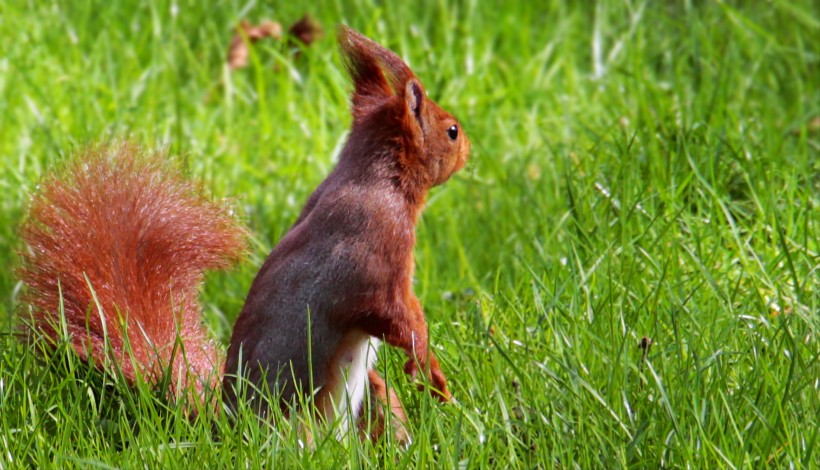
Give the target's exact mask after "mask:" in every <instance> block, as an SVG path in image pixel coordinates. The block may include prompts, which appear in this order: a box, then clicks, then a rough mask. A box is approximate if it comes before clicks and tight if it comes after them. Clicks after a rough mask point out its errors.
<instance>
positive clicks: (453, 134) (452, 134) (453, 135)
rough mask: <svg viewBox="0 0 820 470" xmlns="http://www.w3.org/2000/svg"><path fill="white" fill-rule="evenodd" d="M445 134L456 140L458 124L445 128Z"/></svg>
mask: <svg viewBox="0 0 820 470" xmlns="http://www.w3.org/2000/svg"><path fill="white" fill-rule="evenodd" d="M447 136H448V137H450V140H456V139H457V138H458V126H456V125H452V126H450V128H449V129H447Z"/></svg>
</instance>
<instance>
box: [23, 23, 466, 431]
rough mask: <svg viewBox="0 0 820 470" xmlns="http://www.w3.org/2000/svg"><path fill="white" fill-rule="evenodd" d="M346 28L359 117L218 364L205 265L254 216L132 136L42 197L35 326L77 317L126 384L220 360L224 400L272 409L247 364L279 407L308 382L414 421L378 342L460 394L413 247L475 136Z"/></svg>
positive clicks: (34, 245) (86, 342) (349, 412)
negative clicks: (382, 367)
mask: <svg viewBox="0 0 820 470" xmlns="http://www.w3.org/2000/svg"><path fill="white" fill-rule="evenodd" d="M338 39H339V43H340V48H341V52H342V56H343V59H344V63H345V66H346V69H347V71H348V72H349V74H350V76H351V78H352V80H353V84H354V91H353V96H352V114H353V124H352V129H351V131H350V134H349V136H348V140H347V143H346V145H345V147H344V149H343V150H342V152H341V155H340V157H339V161H338V163H337V165H336V167H335V168H334V169H333V171H332V172H331V174H330V175H329V176H328V177H327V179H325V180H324V182H322V183H321V184H320V185H319V186H318V188H317V189H316V190H315V191H314V192H313V194H312V195H311V196H310V198H309V199H308V201H307V203H306V205H305V207H304V209H303V210H302V213H301V214H300V216H299V217H298V219H297V220H296V222H295V223H294V225H293V226H292V227H291V228H290V230H289V231H288V232H287V234H285V236H284V237H283V238H282V239H281V240H280V241H279V243H278V244H277V245H276V247H275V248H274V249H273V251H272V252H271V254H270V255H269V256H268V258H267V260H266V261H265V263H264V264H263V265H262V268H261V269H260V271H259V273H258V274H257V275H256V278H255V279H254V281H253V284H252V286H251V289H250V292H249V293H248V296H247V299H246V302H245V305H244V307H243V309H242V311H241V313H240V315H239V317H238V319H237V321H236V326H235V329H234V331H233V335H232V338H231V343H230V347H229V348H228V353H227V358H226V359H225V361H224V368H223V367H222V363H223V361H222V359H221V356H220V350H219V348H216V347H214V346H213V344H212V343H211V341H210V340H208V339H207V335H206V333H205V332H204V329H203V327H202V325H201V320H200V307H199V306H198V304H197V299H196V298H197V291H198V288H199V286H200V284H201V282H202V277H203V272H204V270H206V269H213V268H224V267H226V266H227V265H229V264H230V262H231V261H233V260H236V259H237V258H238V257H240V256H241V254H242V252H243V250H244V243H245V241H244V240H245V230H244V228H242V227H241V226H240V225H239V224H238V223H237V222H236V221H235V220H234V219H233V218H232V217H231V216H230V214H229V213H228V211H227V210H226V208H225V207H223V206H221V205H219V204H215V203H212V202H209V201H208V200H207V199H205V198H204V197H203V196H202V195H200V194H199V193H198V192H197V191H195V188H194V187H193V185H191V184H190V183H188V182H185V181H184V180H183V179H182V178H181V177H180V176H179V174H178V172H173V171H170V170H169V167H168V165H164V164H162V162H160V161H159V160H160V158H161V157H145V156H142V157H140V156H139V155H136V154H137V153H138V152H135V150H134V149H133V148H132V147H128V146H124V147H121V148H113V149H112V148H108V149H106V148H102V149H97V150H96V151H92V152H90V153H88V154H86V155H83V157H84V158H83V159H82V160H81V161H77V162H75V163H74V164H73V165H70V166H69V168H68V169H67V171H66V172H64V174H62V175H59V176H58V177H52V178H51V179H47V180H46V181H45V182H44V183H43V184H42V185H41V188H40V192H39V194H37V195H36V196H35V197H34V199H33V202H32V204H31V208H30V215H29V218H28V220H27V221H26V222H25V224H24V226H23V228H22V231H21V233H22V236H23V239H24V241H25V242H26V243H27V244H28V246H29V247H30V250H29V251H28V252H26V253H23V255H22V260H23V263H22V268H21V269H20V271H19V273H20V277H21V279H22V280H23V282H24V283H25V284H26V286H27V287H28V289H27V292H28V293H27V295H26V298H25V300H26V301H27V302H28V303H29V304H30V305H31V308H30V311H31V312H32V314H33V319H34V322H33V324H34V326H35V327H36V328H39V329H40V330H42V331H43V332H45V333H46V334H48V335H50V336H52V337H56V336H58V334H59V331H57V330H58V329H61V328H65V329H66V330H67V332H68V333H69V335H70V338H71V341H72V345H73V346H74V348H75V349H76V350H77V352H78V353H79V354H80V355H82V356H84V357H85V355H86V354H90V355H91V356H92V357H93V358H94V360H95V363H96V364H97V365H100V366H102V365H105V363H106V361H109V360H114V361H117V362H118V363H119V365H120V367H121V369H122V371H123V373H124V376H125V377H126V378H127V379H128V380H130V381H134V380H137V376H138V375H139V376H142V377H143V378H145V379H147V380H154V381H155V380H157V378H158V377H159V374H160V373H162V372H163V371H165V370H170V371H171V374H172V380H171V386H172V387H173V389H174V390H173V393H174V395H175V396H180V394H181V393H182V391H183V390H185V389H186V388H188V389H190V388H193V389H194V391H195V392H197V393H199V394H200V395H201V394H202V391H203V389H204V387H206V386H207V387H214V386H215V385H216V382H215V380H216V379H217V378H215V377H214V372H215V371H223V379H222V396H223V401H224V403H225V404H226V405H227V406H228V408H229V409H235V408H236V405H237V402H238V400H245V401H249V402H251V406H252V408H253V409H254V410H256V412H257V413H258V414H259V415H261V416H263V417H264V416H265V415H266V413H267V411H268V408H267V406H266V404H265V403H266V402H265V400H263V399H261V397H259V396H258V395H257V394H256V393H255V392H251V391H247V389H246V388H243V387H241V386H240V387H237V376H238V375H242V376H244V377H246V378H247V379H248V380H249V383H250V384H251V385H252V386H255V387H256V388H267V389H270V390H271V391H275V392H277V393H278V394H279V395H278V396H279V397H281V398H280V400H281V402H280V406H283V409H284V406H285V404H288V403H292V402H293V399H294V398H295V397H296V393H297V392H301V393H303V394H306V395H307V396H311V397H312V400H313V403H314V405H315V408H316V410H318V412H319V413H320V414H322V415H323V416H324V417H326V418H328V419H335V418H338V419H340V420H343V421H345V422H346V417H347V416H354V417H355V416H358V415H359V414H360V413H361V409H360V408H361V404H362V400H363V396H364V392H365V389H366V388H368V387H369V388H370V390H371V391H372V392H373V393H374V394H375V396H376V397H377V398H378V399H379V400H381V402H382V403H383V404H384V405H386V408H387V409H389V410H391V411H392V412H393V413H394V414H395V415H396V417H398V418H399V420H400V421H402V422H403V421H404V420H405V418H404V414H403V411H402V407H401V404H400V403H398V400H397V399H396V397H395V395H394V394H391V393H389V392H387V389H386V387H385V383H384V381H383V380H382V378H381V377H380V376H379V375H378V374H377V373H376V371H375V369H373V361H374V359H375V352H376V348H377V346H378V344H379V342H380V340H383V341H386V342H387V343H388V344H390V345H393V346H395V347H398V348H401V349H402V350H404V351H405V352H406V353H407V355H408V360H407V362H406V364H405V367H404V370H405V372H406V373H407V374H410V375H411V376H413V375H415V374H417V372H418V371H422V372H423V373H424V374H426V376H427V377H428V378H429V383H430V385H431V387H432V388H431V391H432V393H434V394H435V396H437V397H438V398H440V399H441V400H443V401H446V400H449V399H450V397H451V395H450V392H449V390H448V389H447V386H446V380H445V377H444V374H443V373H442V371H441V368H440V367H439V364H438V362H437V361H436V358H435V356H434V355H433V353H432V351H430V347H429V338H428V331H427V323H426V321H425V317H424V312H423V310H422V307H421V303H420V302H419V300H418V298H417V297H416V296H415V294H414V293H413V286H412V280H413V270H414V259H413V249H414V245H415V226H416V222H417V220H418V217H419V214H420V213H421V210H422V208H423V205H424V201H425V197H426V195H427V192H428V190H429V189H430V188H431V187H433V186H436V185H438V184H441V183H443V182H445V181H446V180H447V179H448V178H449V177H450V176H451V175H452V174H453V173H454V172H456V171H458V170H459V169H461V168H462V167H463V166H464V164H465V163H466V160H467V157H468V154H469V149H470V143H469V140H468V139H467V136H466V135H465V133H464V132H463V130H462V129H461V126H460V125H459V123H458V121H457V120H456V119H455V118H454V117H453V116H452V115H450V114H448V113H447V112H446V111H444V110H443V109H441V108H440V107H439V106H438V105H437V104H436V103H434V102H433V101H432V100H430V99H429V98H428V97H427V95H426V93H425V91H424V88H423V86H422V84H421V82H420V81H419V79H418V78H417V77H416V76H415V75H414V74H413V72H412V71H411V70H410V68H409V67H408V66H407V65H406V64H405V63H404V62H403V61H402V60H401V59H400V58H399V57H398V56H397V55H396V54H394V53H393V52H391V51H390V50H388V49H386V48H384V47H382V46H380V45H378V44H376V43H375V42H373V41H371V40H370V39H368V38H366V37H365V36H363V35H361V34H359V33H358V32H356V31H353V30H351V29H349V28H346V27H342V28H341V29H340V31H339V37H338ZM61 298H62V304H63V306H64V312H65V326H64V327H62V326H61V323H60V318H59V316H58V313H59V309H58V306H59V305H60V299H61ZM106 343H108V344H110V346H111V348H110V350H111V353H109V355H108V356H106V353H105V351H106V350H107V349H106V347H105V346H106ZM127 345H130V350H127V348H128V346H127ZM192 386H193V387H192ZM251 388H254V387H251ZM237 390H239V391H240V393H237Z"/></svg>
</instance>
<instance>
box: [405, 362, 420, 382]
mask: <svg viewBox="0 0 820 470" xmlns="http://www.w3.org/2000/svg"><path fill="white" fill-rule="evenodd" d="M418 370H419V369H418V364H417V363H416V360H415V359H414V358H412V357H411V358H410V359H408V360H407V362H405V363H404V373H405V374H407V375H409V376H410V378H411V379H415V378H416V373H417V372H418Z"/></svg>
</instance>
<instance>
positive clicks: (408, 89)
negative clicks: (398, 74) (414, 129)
mask: <svg viewBox="0 0 820 470" xmlns="http://www.w3.org/2000/svg"><path fill="white" fill-rule="evenodd" d="M404 103H405V105H406V106H407V112H408V113H409V114H410V115H411V116H413V117H414V118H415V119H416V122H418V124H419V127H421V129H422V130H423V129H424V127H425V126H424V121H423V120H422V111H423V110H424V109H423V108H424V88H423V87H422V86H421V83H419V81H418V80H417V79H415V78H413V79H410V80H409V81H408V82H407V85H406V86H405V88H404Z"/></svg>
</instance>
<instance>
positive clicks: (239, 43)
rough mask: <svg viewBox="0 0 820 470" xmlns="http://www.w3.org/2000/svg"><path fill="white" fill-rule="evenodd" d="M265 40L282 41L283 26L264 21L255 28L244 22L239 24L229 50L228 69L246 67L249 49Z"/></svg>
mask: <svg viewBox="0 0 820 470" xmlns="http://www.w3.org/2000/svg"><path fill="white" fill-rule="evenodd" d="M264 38H272V39H281V38H282V25H280V24H279V23H277V22H275V21H270V20H265V21H263V22H262V23H261V24H260V25H259V26H253V25H251V24H250V23H249V22H247V21H244V20H243V21H242V22H241V23H239V26H237V27H236V33H234V35H233V38H231V45H230V47H229V49H228V67H230V68H231V70H236V69H241V68H242V67H246V66H247V65H248V57H249V56H250V49H249V48H248V47H249V46H250V45H251V44H253V43H255V42H257V41H259V40H260V39H264Z"/></svg>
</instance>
